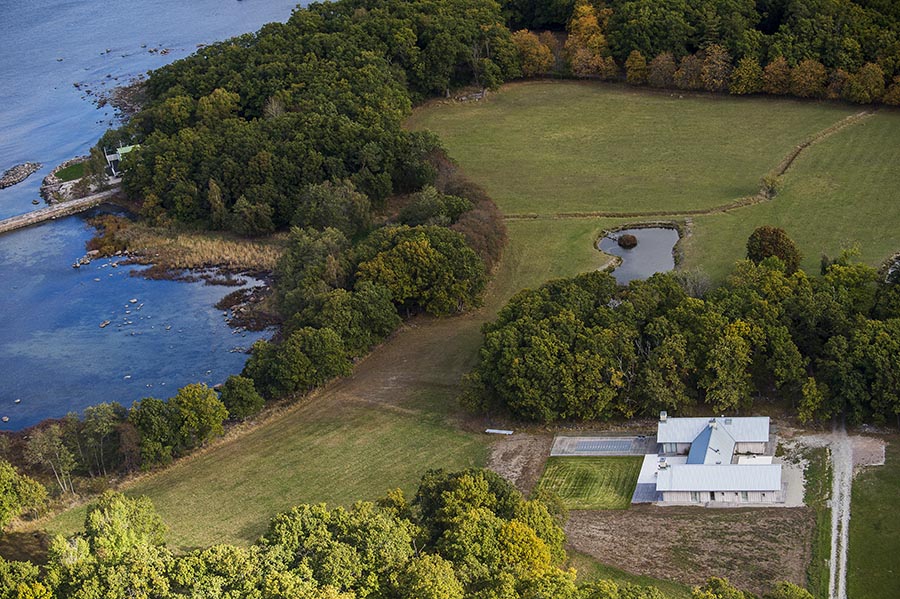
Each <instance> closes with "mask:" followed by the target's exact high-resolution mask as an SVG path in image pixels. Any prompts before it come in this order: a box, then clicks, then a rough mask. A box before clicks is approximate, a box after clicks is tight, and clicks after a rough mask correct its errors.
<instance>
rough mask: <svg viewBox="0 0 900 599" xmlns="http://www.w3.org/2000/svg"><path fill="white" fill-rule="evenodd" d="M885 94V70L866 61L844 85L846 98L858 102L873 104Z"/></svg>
mask: <svg viewBox="0 0 900 599" xmlns="http://www.w3.org/2000/svg"><path fill="white" fill-rule="evenodd" d="M883 95H884V71H882V70H881V67H879V66H878V65H877V64H874V63H871V62H870V63H866V64H865V65H863V66H862V67H861V68H860V69H859V70H858V71H857V72H856V73H854V74H853V75H851V76H850V78H849V79H848V80H847V83H846V85H844V98H845V99H847V100H850V101H851V102H856V103H857V104H871V103H873V102H876V101H878V100H880V99H881V97H882V96H883Z"/></svg>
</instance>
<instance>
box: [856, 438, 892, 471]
mask: <svg viewBox="0 0 900 599" xmlns="http://www.w3.org/2000/svg"><path fill="white" fill-rule="evenodd" d="M850 442H851V443H852V444H853V473H854V475H855V474H856V473H858V472H859V471H860V470H862V469H863V468H865V467H867V466H884V446H885V443H884V439H879V438H878V437H867V436H865V437H864V436H862V435H853V436H851V437H850Z"/></svg>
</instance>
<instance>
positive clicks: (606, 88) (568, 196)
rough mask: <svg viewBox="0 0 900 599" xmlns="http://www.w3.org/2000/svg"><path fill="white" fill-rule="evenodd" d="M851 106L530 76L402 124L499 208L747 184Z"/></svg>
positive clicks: (729, 190)
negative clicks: (427, 133) (445, 154)
mask: <svg viewBox="0 0 900 599" xmlns="http://www.w3.org/2000/svg"><path fill="white" fill-rule="evenodd" d="M853 112H855V111H854V110H853V109H852V108H849V107H844V106H839V105H834V104H811V103H801V102H795V101H789V100H771V99H762V98H757V99H748V98H728V97H713V96H698V97H684V98H680V97H679V96H678V95H669V94H666V93H646V92H642V91H636V90H633V89H629V88H625V87H616V86H610V85H597V84H595V83H578V82H533V83H522V84H514V85H509V86H506V87H505V88H504V89H503V90H502V91H501V92H499V93H497V94H495V95H492V96H491V97H490V99H489V101H488V102H486V103H478V104H474V103H467V104H459V103H456V104H435V105H433V106H432V107H430V108H427V109H425V110H420V111H417V112H416V114H415V115H414V116H413V117H412V119H411V121H410V126H411V127H413V128H427V129H431V130H432V131H434V132H436V133H437V134H438V135H439V136H440V137H441V139H442V141H443V143H444V144H445V146H446V148H447V150H448V151H449V153H450V155H451V156H452V157H453V158H454V159H456V160H457V161H459V163H460V165H461V166H462V167H463V169H464V170H465V171H466V173H467V174H468V175H469V176H470V177H471V178H472V179H474V180H475V181H477V182H478V183H480V184H481V185H483V186H484V187H485V189H487V191H488V192H489V193H490V194H491V196H492V197H493V198H494V200H495V201H496V202H497V203H498V205H499V206H500V208H501V209H502V210H503V211H504V212H506V213H507V214H514V213H538V214H555V213H559V212H576V211H618V212H634V211H657V210H665V211H668V210H683V209H691V208H706V207H711V206H717V205H722V204H726V203H728V202H729V201H731V200H734V199H737V198H739V197H742V196H746V195H752V194H754V193H756V191H757V189H758V187H759V181H760V179H761V178H762V176H763V175H764V174H766V173H767V172H768V171H769V170H770V169H772V168H774V167H775V166H776V165H777V164H778V163H779V162H780V161H781V159H782V158H783V157H784V156H785V155H786V154H787V153H788V152H789V151H790V150H791V149H792V148H793V147H794V146H795V145H796V144H798V143H800V142H801V141H803V140H804V139H806V138H807V137H809V136H810V135H811V134H813V133H815V132H817V131H820V130H822V129H825V128H826V127H828V126H830V125H831V124H833V123H834V122H836V121H838V120H840V119H841V118H843V117H845V116H847V115H849V114H852V113H853Z"/></svg>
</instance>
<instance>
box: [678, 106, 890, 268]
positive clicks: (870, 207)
mask: <svg viewBox="0 0 900 599" xmlns="http://www.w3.org/2000/svg"><path fill="white" fill-rule="evenodd" d="M898 165H900V112H897V111H882V112H878V113H877V114H875V115H874V116H872V117H870V118H868V119H866V120H865V121H863V122H861V123H858V124H856V125H853V126H852V127H848V128H846V129H844V130H843V131H839V132H838V133H835V134H834V135H832V136H831V137H829V138H827V139H826V140H824V141H823V142H821V143H818V144H815V145H813V146H811V147H810V148H809V149H808V150H806V151H805V152H804V153H803V154H801V155H800V157H799V158H798V159H797V161H796V162H795V163H794V165H793V166H792V167H791V169H790V170H789V171H788V172H787V174H786V175H785V177H784V188H783V190H782V191H781V192H780V193H779V194H778V196H777V197H776V198H775V199H774V200H773V201H771V202H767V203H764V204H758V205H756V206H751V207H749V208H743V209H740V210H735V211H733V212H731V213H729V214H717V215H712V216H703V217H698V218H696V219H695V226H694V235H693V237H692V239H691V240H689V242H688V245H687V248H686V249H687V266H702V267H703V268H704V269H705V270H706V271H707V272H709V273H710V275H711V276H713V278H721V276H722V275H724V274H725V273H727V272H728V270H729V269H730V268H731V264H732V263H733V262H734V260H735V259H737V258H739V257H742V256H743V253H744V251H745V245H744V244H745V243H746V240H747V237H748V236H749V235H750V233H751V232H753V229H754V228H755V227H758V226H760V225H765V224H769V225H775V226H779V227H783V228H784V229H785V230H786V231H787V232H788V234H789V235H790V236H791V237H792V238H793V239H794V240H795V241H796V242H797V244H798V246H799V247H800V250H801V251H802V252H803V254H804V261H803V268H804V269H805V270H807V271H808V272H812V273H818V272H819V261H820V258H821V256H822V254H828V255H830V256H836V255H837V254H838V253H840V251H841V248H842V247H849V246H852V245H853V244H859V248H860V250H861V256H860V257H861V259H863V260H864V261H866V262H868V263H870V264H873V265H878V264H879V263H880V262H881V261H882V260H884V259H885V258H887V257H888V256H890V255H891V254H893V253H894V252H896V251H898V250H900V186H898V184H897V181H898V179H897V176H898V172H900V170H898V169H900V166H898Z"/></svg>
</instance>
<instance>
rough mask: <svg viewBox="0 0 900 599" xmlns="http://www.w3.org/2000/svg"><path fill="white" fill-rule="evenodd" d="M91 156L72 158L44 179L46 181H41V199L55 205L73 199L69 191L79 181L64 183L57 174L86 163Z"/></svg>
mask: <svg viewBox="0 0 900 599" xmlns="http://www.w3.org/2000/svg"><path fill="white" fill-rule="evenodd" d="M89 158H90V156H76V157H75V158H70V159H69V160H66V161H65V162H63V163H62V164H60V165H59V166H57V167H56V168H54V169H53V170H52V171H50V174H49V175H47V176H46V177H44V180H43V181H41V192H40V193H41V197H42V198H44V201H45V202H47V203H48V204H55V203H57V202H61V201H64V200H68V199H71V197H70V195H71V194H70V193H69V190H70V189H71V187H72V186H73V185H75V183H76V182H77V181H63V180H62V179H60V178H59V177H57V176H56V173H58V172H59V171H61V170H63V169H64V168H68V167H70V166H72V165H73V164H78V163H79V162H86V161H87V160H88V159H89Z"/></svg>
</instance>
